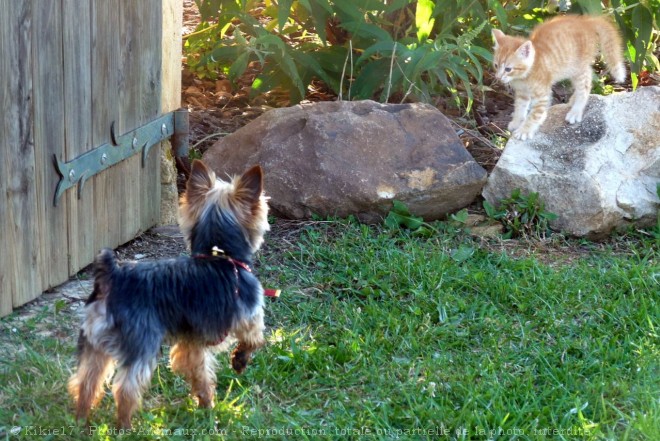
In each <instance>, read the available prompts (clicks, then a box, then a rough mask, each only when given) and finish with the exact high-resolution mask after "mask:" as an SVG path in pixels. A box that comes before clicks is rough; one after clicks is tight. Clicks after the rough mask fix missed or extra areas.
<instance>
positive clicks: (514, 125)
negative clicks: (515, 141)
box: [506, 119, 523, 132]
mask: <svg viewBox="0 0 660 441" xmlns="http://www.w3.org/2000/svg"><path fill="white" fill-rule="evenodd" d="M522 123H523V121H522V120H516V119H513V120H511V122H510V123H509V125H508V126H506V128H507V129H509V132H513V131H515V130H516V129H517V128H518V127H520V126H521V125H522Z"/></svg>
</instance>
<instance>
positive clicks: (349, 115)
mask: <svg viewBox="0 0 660 441" xmlns="http://www.w3.org/2000/svg"><path fill="white" fill-rule="evenodd" d="M203 159H204V161H205V162H206V163H207V164H208V165H209V166H210V167H211V168H212V169H214V170H215V171H216V172H218V173H219V175H220V176H222V175H224V174H226V173H229V174H236V173H240V172H241V171H242V170H244V169H245V168H246V167H247V166H250V165H253V164H261V166H262V167H263V168H264V172H265V184H264V185H265V188H266V193H267V194H268V195H269V196H270V197H271V200H270V206H271V208H272V209H273V211H274V212H275V213H277V214H279V215H281V216H285V217H289V218H298V219H300V218H309V217H311V216H312V214H316V215H319V216H340V217H345V216H348V215H356V216H358V218H359V219H360V220H362V221H364V222H379V221H380V220H381V219H382V217H384V216H385V215H386V214H387V213H388V211H389V210H390V209H391V208H392V200H394V199H397V200H400V201H402V202H404V203H405V204H406V205H407V206H408V208H409V209H410V211H411V213H412V214H415V215H418V216H422V217H424V218H425V219H427V220H434V219H438V218H441V217H442V216H444V215H446V214H447V213H450V212H454V211H456V210H459V209H461V208H463V207H465V206H467V205H469V204H470V203H471V202H472V201H473V200H474V199H475V197H476V196H478V195H479V193H480V192H481V188H482V187H483V184H484V183H485V180H486V171H485V170H484V169H483V168H481V167H480V166H479V165H478V164H477V163H476V162H475V161H474V159H473V158H472V157H471V156H470V154H469V153H468V152H467V151H466V150H465V148H464V146H463V144H462V143H461V141H460V140H459V138H458V136H456V134H455V132H454V130H453V129H452V127H451V125H450V122H449V120H448V119H447V118H446V117H445V116H444V115H443V114H442V113H440V112H439V111H438V110H437V109H435V108H434V107H432V106H429V105H425V104H399V105H395V104H379V103H376V102H374V101H357V102H348V101H343V102H320V103H314V104H303V105H297V106H293V107H288V108H283V109H275V110H271V111H269V112H267V113H266V114H264V115H262V116H260V117H259V118H257V119H256V120H254V121H252V122H251V123H249V124H248V125H246V126H245V127H243V128H241V129H240V130H238V131H236V132H235V133H233V134H231V135H229V136H227V137H225V138H223V139H221V140H220V141H218V142H217V143H216V144H214V145H213V146H212V147H211V148H210V149H209V150H208V151H207V152H206V153H205V154H204V158H203Z"/></svg>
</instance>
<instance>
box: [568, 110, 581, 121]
mask: <svg viewBox="0 0 660 441" xmlns="http://www.w3.org/2000/svg"><path fill="white" fill-rule="evenodd" d="M566 121H567V122H568V123H569V124H575V123H579V122H580V121H582V110H579V109H574V108H573V109H571V110H569V111H568V113H567V114H566Z"/></svg>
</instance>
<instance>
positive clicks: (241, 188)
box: [179, 161, 270, 252]
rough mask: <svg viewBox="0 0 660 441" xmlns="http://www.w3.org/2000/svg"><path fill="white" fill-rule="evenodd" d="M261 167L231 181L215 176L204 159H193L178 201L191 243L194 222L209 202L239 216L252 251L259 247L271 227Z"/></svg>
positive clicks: (180, 214) (186, 234)
mask: <svg viewBox="0 0 660 441" xmlns="http://www.w3.org/2000/svg"><path fill="white" fill-rule="evenodd" d="M261 173H262V172H261V167H259V166H255V167H252V168H251V169H250V170H248V171H246V172H245V173H244V174H243V175H242V176H239V177H235V178H234V179H232V181H231V182H225V181H221V180H219V179H216V176H215V173H214V172H213V171H212V170H210V169H209V168H208V167H206V165H204V163H203V162H201V161H194V162H193V165H192V170H191V172H190V178H189V179H188V182H187V184H186V191H185V193H184V195H183V196H182V197H181V200H180V203H179V224H180V225H181V231H182V233H183V236H184V237H185V239H186V242H187V243H188V245H190V233H191V230H192V227H193V225H194V224H195V222H196V221H197V219H199V216H200V215H201V214H202V212H203V211H204V207H206V206H207V205H209V204H215V205H219V206H220V207H222V208H223V209H226V210H229V211H231V212H232V213H234V215H236V217H237V219H236V220H237V221H238V223H239V225H241V227H242V228H243V233H244V234H245V237H246V238H247V239H248V242H249V243H250V246H251V248H252V251H253V252H254V251H256V250H257V249H259V247H260V246H261V244H262V243H263V236H264V234H265V233H266V231H268V229H269V228H270V227H269V224H268V219H267V218H268V198H267V197H266V196H265V195H264V194H263V179H262V176H261Z"/></svg>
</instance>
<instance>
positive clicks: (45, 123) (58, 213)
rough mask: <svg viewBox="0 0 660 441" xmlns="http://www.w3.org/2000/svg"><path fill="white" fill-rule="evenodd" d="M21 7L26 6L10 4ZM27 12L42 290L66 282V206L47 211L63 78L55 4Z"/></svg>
mask: <svg viewBox="0 0 660 441" xmlns="http://www.w3.org/2000/svg"><path fill="white" fill-rule="evenodd" d="M12 3H27V2H12ZM30 3H32V4H33V5H34V7H33V10H32V33H31V35H32V51H31V52H32V60H33V61H32V84H33V95H32V101H33V106H34V145H35V160H36V161H35V162H36V177H37V197H38V200H37V203H38V211H37V212H38V220H39V238H38V242H37V243H38V244H40V245H41V246H40V247H39V259H38V266H39V268H40V269H41V278H42V284H41V285H42V289H45V288H48V287H52V286H55V285H58V284H60V283H62V282H64V281H66V280H67V278H68V275H69V273H68V268H69V265H68V241H67V225H66V221H67V218H66V214H67V203H68V202H67V200H66V198H64V199H62V200H60V201H59V204H58V206H57V207H54V206H53V196H54V193H55V186H56V185H57V182H58V181H59V176H58V174H57V172H56V171H55V168H54V167H53V156H54V155H57V156H58V157H60V158H63V157H64V124H63V121H62V115H63V114H64V75H63V64H64V61H63V57H62V13H61V1H59V0H41V1H39V2H38V5H37V4H36V3H33V2H30Z"/></svg>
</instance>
